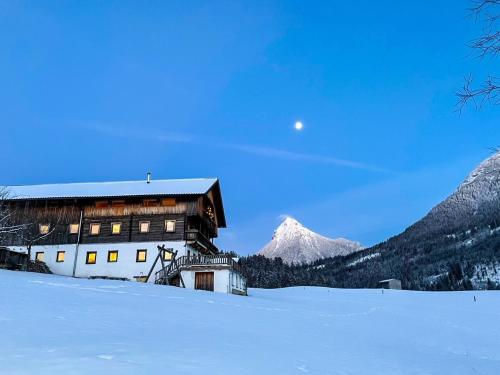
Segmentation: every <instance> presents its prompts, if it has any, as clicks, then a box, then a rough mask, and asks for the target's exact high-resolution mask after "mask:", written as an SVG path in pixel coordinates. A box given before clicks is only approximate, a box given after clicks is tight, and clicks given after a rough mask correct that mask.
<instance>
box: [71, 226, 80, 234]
mask: <svg viewBox="0 0 500 375" xmlns="http://www.w3.org/2000/svg"><path fill="white" fill-rule="evenodd" d="M79 231H80V224H70V225H69V234H78V232H79Z"/></svg>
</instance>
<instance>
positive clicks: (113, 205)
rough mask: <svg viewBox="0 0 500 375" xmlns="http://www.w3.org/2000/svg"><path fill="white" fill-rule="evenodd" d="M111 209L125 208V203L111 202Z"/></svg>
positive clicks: (122, 201)
mask: <svg viewBox="0 0 500 375" xmlns="http://www.w3.org/2000/svg"><path fill="white" fill-rule="evenodd" d="M111 207H125V201H124V200H121V201H112V202H111Z"/></svg>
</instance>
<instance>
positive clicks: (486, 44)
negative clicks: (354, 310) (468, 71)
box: [456, 0, 500, 112]
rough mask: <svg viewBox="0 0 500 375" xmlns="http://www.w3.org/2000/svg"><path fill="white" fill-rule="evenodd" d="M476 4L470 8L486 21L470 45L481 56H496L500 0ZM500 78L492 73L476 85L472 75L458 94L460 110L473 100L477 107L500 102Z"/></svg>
mask: <svg viewBox="0 0 500 375" xmlns="http://www.w3.org/2000/svg"><path fill="white" fill-rule="evenodd" d="M473 4H474V6H473V7H472V8H470V9H469V11H470V12H471V14H473V15H475V17H476V20H479V21H480V22H484V23H485V27H484V29H483V35H481V36H480V37H479V38H476V39H474V40H473V41H472V42H471V44H470V45H469V47H470V48H472V49H473V50H474V51H477V52H478V57H479V58H484V57H486V56H491V57H492V58H496V57H497V56H498V54H500V30H499V25H498V24H499V22H500V0H476V1H474V2H473ZM499 93H500V78H499V77H498V76H495V75H490V76H489V77H488V78H487V79H485V80H484V81H483V83H482V84H481V85H480V86H478V87H474V86H473V85H472V75H469V76H468V77H466V78H465V80H464V85H463V87H462V89H461V90H459V91H458V92H457V93H456V95H457V98H458V103H457V107H458V111H459V112H461V111H462V109H463V108H464V106H465V105H467V104H468V103H470V102H472V103H473V104H474V106H475V108H476V109H479V108H481V107H482V106H483V105H484V104H486V103H489V104H493V105H498V104H500V96H499Z"/></svg>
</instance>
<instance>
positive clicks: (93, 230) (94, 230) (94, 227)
mask: <svg viewBox="0 0 500 375" xmlns="http://www.w3.org/2000/svg"><path fill="white" fill-rule="evenodd" d="M100 232H101V224H99V223H91V224H90V235H91V236H97V235H99V233H100Z"/></svg>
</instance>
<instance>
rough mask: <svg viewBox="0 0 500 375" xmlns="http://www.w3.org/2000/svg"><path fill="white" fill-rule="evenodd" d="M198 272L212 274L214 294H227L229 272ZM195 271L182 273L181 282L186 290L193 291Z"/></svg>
mask: <svg viewBox="0 0 500 375" xmlns="http://www.w3.org/2000/svg"><path fill="white" fill-rule="evenodd" d="M198 272H213V273H214V292H220V293H229V292H230V290H229V272H230V271H229V270H214V271H212V270H208V269H207V270H200V271H198ZM195 273H196V271H182V272H181V275H182V280H184V284H185V285H186V288H189V289H194V282H195V277H196V276H195Z"/></svg>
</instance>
